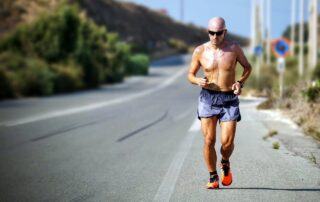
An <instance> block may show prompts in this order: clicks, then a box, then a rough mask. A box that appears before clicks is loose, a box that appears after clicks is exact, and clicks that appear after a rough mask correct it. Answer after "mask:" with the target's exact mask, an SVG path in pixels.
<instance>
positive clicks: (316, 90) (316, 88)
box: [302, 80, 320, 102]
mask: <svg viewBox="0 0 320 202" xmlns="http://www.w3.org/2000/svg"><path fill="white" fill-rule="evenodd" d="M302 94H303V96H304V97H305V98H306V99H307V101H308V102H314V101H317V100H318V99H319V98H320V80H318V81H316V82H315V83H314V85H312V86H310V87H308V88H307V89H306V90H303V91H302Z"/></svg>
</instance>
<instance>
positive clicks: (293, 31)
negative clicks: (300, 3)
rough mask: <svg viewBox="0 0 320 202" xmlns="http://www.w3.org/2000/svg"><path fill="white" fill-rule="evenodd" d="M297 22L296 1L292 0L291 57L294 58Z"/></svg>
mask: <svg viewBox="0 0 320 202" xmlns="http://www.w3.org/2000/svg"><path fill="white" fill-rule="evenodd" d="M295 20H296V0H291V37H290V38H291V55H292V56H294V55H295V52H294V47H295V31H296V29H295V28H296V27H295Z"/></svg>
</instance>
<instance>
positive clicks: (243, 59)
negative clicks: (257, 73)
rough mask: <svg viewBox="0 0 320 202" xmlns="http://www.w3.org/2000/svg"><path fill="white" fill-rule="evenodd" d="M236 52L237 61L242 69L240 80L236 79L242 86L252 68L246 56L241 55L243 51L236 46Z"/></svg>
mask: <svg viewBox="0 0 320 202" xmlns="http://www.w3.org/2000/svg"><path fill="white" fill-rule="evenodd" d="M236 52H237V61H238V62H239V63H240V64H241V66H242V67H243V73H242V75H241V77H240V79H238V81H240V83H241V84H242V85H243V84H244V82H245V81H246V80H247V79H248V77H249V75H250V73H251V70H252V67H251V65H250V63H249V62H248V60H247V58H246V56H245V55H244V53H243V50H242V49H241V48H240V46H239V45H237V47H236Z"/></svg>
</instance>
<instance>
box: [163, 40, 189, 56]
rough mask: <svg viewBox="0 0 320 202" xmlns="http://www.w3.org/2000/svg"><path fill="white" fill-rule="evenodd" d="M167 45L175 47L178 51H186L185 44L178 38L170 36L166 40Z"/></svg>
mask: <svg viewBox="0 0 320 202" xmlns="http://www.w3.org/2000/svg"><path fill="white" fill-rule="evenodd" d="M168 45H169V47H171V48H174V49H177V50H178V51H179V52H180V53H186V52H188V46H187V44H186V43H185V42H184V41H182V40H180V39H175V38H171V39H169V41H168Z"/></svg>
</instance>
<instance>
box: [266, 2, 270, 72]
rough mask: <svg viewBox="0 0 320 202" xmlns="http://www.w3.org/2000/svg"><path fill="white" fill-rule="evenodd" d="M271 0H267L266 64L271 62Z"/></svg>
mask: <svg viewBox="0 0 320 202" xmlns="http://www.w3.org/2000/svg"><path fill="white" fill-rule="evenodd" d="M270 7H271V1H270V0H267V65H268V66H269V65H270V63H271V36H270V35H271V9H270Z"/></svg>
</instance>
